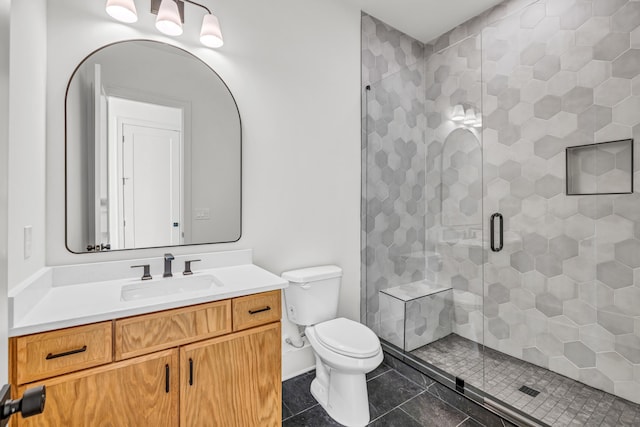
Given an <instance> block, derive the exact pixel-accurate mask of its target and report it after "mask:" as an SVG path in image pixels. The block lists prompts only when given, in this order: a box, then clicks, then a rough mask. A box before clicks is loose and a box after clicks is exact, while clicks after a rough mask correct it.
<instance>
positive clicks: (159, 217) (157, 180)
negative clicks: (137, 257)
mask: <svg viewBox="0 0 640 427" xmlns="http://www.w3.org/2000/svg"><path fill="white" fill-rule="evenodd" d="M108 105H109V121H110V124H112V125H114V127H115V129H114V132H113V138H112V139H111V138H110V142H112V143H113V145H114V147H115V149H116V150H115V153H113V154H114V155H115V156H114V157H115V158H114V162H113V163H114V165H115V167H113V168H110V172H109V175H110V178H109V182H110V184H111V185H112V186H113V187H114V188H115V189H116V191H115V194H113V197H109V205H110V206H109V211H110V212H111V213H112V215H111V216H110V226H109V228H110V229H111V230H113V232H112V233H111V239H110V240H111V246H112V249H131V248H135V247H141V246H143V247H155V246H169V245H179V244H181V243H182V224H183V220H182V216H183V213H182V208H181V206H182V198H183V195H182V187H183V184H182V182H183V177H182V173H183V167H182V158H183V147H182V145H183V144H182V140H183V138H182V124H181V123H182V110H181V109H179V108H172V107H166V106H162V105H156V104H149V103H144V102H138V101H130V100H126V99H121V98H116V97H110V99H109V104H108Z"/></svg>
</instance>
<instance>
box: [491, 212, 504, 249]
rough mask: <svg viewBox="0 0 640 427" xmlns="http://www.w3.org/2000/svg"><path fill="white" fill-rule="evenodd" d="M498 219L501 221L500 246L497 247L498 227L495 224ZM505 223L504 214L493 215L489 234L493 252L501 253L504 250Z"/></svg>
mask: <svg viewBox="0 0 640 427" xmlns="http://www.w3.org/2000/svg"><path fill="white" fill-rule="evenodd" d="M496 218H497V219H498V220H499V221H500V229H499V230H500V245H499V246H496V227H495V222H496ZM503 223H504V221H503V218H502V214H501V213H498V212H496V213H494V214H493V215H491V219H490V220H489V234H490V238H489V240H490V245H491V250H492V251H493V252H500V251H501V250H502V248H503V247H504V224H503Z"/></svg>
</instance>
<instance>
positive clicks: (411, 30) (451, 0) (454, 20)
mask: <svg viewBox="0 0 640 427" xmlns="http://www.w3.org/2000/svg"><path fill="white" fill-rule="evenodd" d="M349 1H351V2H353V3H356V4H357V5H358V6H360V8H361V9H362V10H363V11H364V12H365V13H368V14H369V15H371V16H374V17H376V18H378V19H380V20H381V21H383V22H385V23H387V24H389V25H391V26H392V27H394V28H396V29H398V30H400V31H402V32H403V33H406V34H408V35H410V36H411V37H413V38H415V39H418V40H420V41H422V42H424V43H427V42H430V41H431V40H433V39H435V38H436V37H438V36H440V35H442V34H444V33H446V32H447V31H448V30H450V29H452V28H454V27H455V26H457V25H459V24H462V23H463V22H465V21H466V20H468V19H469V18H473V17H474V16H476V15H478V14H480V13H482V12H484V11H485V10H487V9H489V8H491V7H492V6H495V5H496V4H498V3H501V2H502V0H349Z"/></svg>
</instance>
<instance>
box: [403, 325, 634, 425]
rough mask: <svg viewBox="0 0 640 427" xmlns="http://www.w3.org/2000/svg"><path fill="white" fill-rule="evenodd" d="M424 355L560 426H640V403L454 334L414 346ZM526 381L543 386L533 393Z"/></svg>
mask: <svg viewBox="0 0 640 427" xmlns="http://www.w3.org/2000/svg"><path fill="white" fill-rule="evenodd" d="M412 354H414V355H415V356H416V357H418V358H419V359H421V360H423V361H425V362H427V363H430V364H431V365H433V366H436V367H438V368H440V369H442V370H443V371H445V372H448V373H450V374H452V375H455V376H457V377H460V378H462V379H464V380H465V382H467V383H468V384H471V385H473V386H475V387H477V388H479V389H484V391H485V392H487V393H488V394H490V395H492V396H495V397H496V398H498V399H500V400H502V401H503V402H505V403H507V404H509V405H511V406H513V407H515V408H518V409H520V410H521V411H523V412H524V413H526V414H529V415H531V416H533V417H534V418H536V419H538V420H541V421H543V422H545V423H547V424H549V425H552V426H554V427H556V426H558V427H564V426H594V427H595V426H603V427H604V426H611V427H613V426H640V405H637V404H635V403H632V402H629V401H627V400H624V399H621V398H619V397H616V396H613V395H611V394H609V393H606V392H604V391H601V390H597V389H595V388H592V387H589V386H587V385H585V384H582V383H580V382H578V381H575V380H572V379H570V378H567V377H565V376H562V375H560V374H556V373H555V372H551V371H550V370H548V369H544V368H541V367H539V366H536V365H533V364H531V363H528V362H525V361H523V360H520V359H517V358H515V357H511V356H508V355H506V354H504V353H501V352H499V351H496V350H492V349H490V348H485V350H484V353H483V352H482V350H481V349H480V347H479V346H478V344H477V343H475V342H473V341H470V340H468V339H465V338H462V337H460V336H459V335H455V334H451V335H448V336H446V337H445V338H442V339H440V340H438V341H435V342H433V343H431V344H429V345H426V346H424V347H420V348H419V349H417V350H414V351H413V352H412ZM523 385H526V386H528V387H531V388H533V389H535V390H537V391H539V392H540V394H538V395H537V396H535V397H533V396H529V395H527V394H525V393H523V392H521V391H519V390H518V389H519V388H520V387H521V386H523Z"/></svg>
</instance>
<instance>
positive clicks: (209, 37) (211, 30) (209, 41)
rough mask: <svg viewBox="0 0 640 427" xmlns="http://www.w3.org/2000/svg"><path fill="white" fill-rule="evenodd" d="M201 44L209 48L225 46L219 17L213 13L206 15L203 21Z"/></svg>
mask: <svg viewBox="0 0 640 427" xmlns="http://www.w3.org/2000/svg"><path fill="white" fill-rule="evenodd" d="M200 43H202V44H203V45H205V46H207V47H213V48H216V47H220V46H222V45H223V44H224V40H223V39H222V31H221V30H220V22H219V21H218V17H217V16H216V15H214V14H212V13H210V14H208V15H204V18H203V19H202V29H201V30H200Z"/></svg>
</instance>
